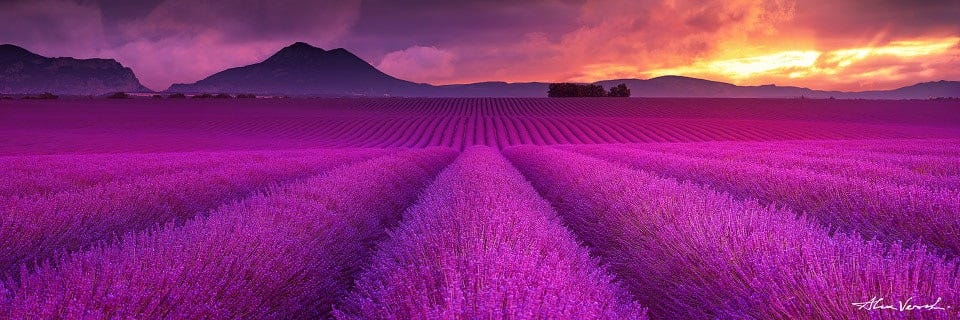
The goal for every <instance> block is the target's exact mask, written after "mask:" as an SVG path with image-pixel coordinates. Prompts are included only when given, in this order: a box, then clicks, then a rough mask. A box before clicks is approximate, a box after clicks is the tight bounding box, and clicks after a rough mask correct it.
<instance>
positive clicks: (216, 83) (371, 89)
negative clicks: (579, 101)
mask: <svg viewBox="0 0 960 320" xmlns="http://www.w3.org/2000/svg"><path fill="white" fill-rule="evenodd" d="M620 83H624V84H626V85H627V87H629V88H630V90H631V91H632V93H633V96H634V97H680V98H685V97H686V98H797V97H807V98H840V99H928V98H938V97H960V81H946V80H940V81H930V82H921V83H917V84H914V85H910V86H905V87H901V88H897V89H892V90H873V91H862V92H842V91H827V90H815V89H810V88H804V87H796V86H777V85H759V86H739V85H734V84H730V83H725V82H719V81H713V80H707V79H699V78H692V77H686V76H676V75H668V76H660V77H655V78H651V79H613V80H603V81H597V82H594V84H599V85H602V86H604V87H607V88H609V87H612V86H615V85H617V84H620ZM548 86H549V83H547V82H518V83H508V82H502V81H487V82H479V83H467V84H447V85H431V84H425V83H415V82H411V81H407V80H403V79H399V78H396V77H393V76H391V75H389V74H386V73H384V72H382V71H380V70H378V69H377V68H376V67H374V66H373V65H371V64H370V63H368V62H366V61H364V60H363V59H361V58H360V57H358V56H356V55H354V54H353V53H351V52H350V51H349V50H347V49H344V48H336V49H332V50H324V49H322V48H318V47H314V46H312V45H310V44H307V43H305V42H295V43H293V44H291V45H288V46H286V47H284V48H282V49H280V50H278V51H277V52H276V53H274V54H273V55H271V56H269V57H267V58H266V59H264V60H263V61H260V62H258V63H254V64H250V65H246V66H239V67H233V68H228V69H225V70H223V71H220V72H217V73H214V74H212V75H210V76H208V77H206V78H204V79H201V80H199V81H197V82H194V83H177V84H173V85H171V86H170V87H169V88H168V89H166V90H164V91H163V92H170V93H253V94H261V95H291V96H409V97H545V96H546V92H547V88H548ZM117 91H123V92H153V91H152V90H150V89H148V88H146V87H144V86H143V85H142V84H140V82H139V80H138V79H137V78H136V75H135V74H134V73H133V70H131V69H130V68H128V67H124V66H123V65H122V64H120V63H119V62H117V61H116V60H113V59H74V58H69V57H59V58H48V57H44V56H41V55H38V54H35V53H33V52H30V51H29V50H26V49H24V48H21V47H18V46H15V45H11V44H4V45H0V93H4V94H10V93H13V94H33V93H41V92H52V93H56V94H76V95H99V94H105V93H110V92H117Z"/></svg>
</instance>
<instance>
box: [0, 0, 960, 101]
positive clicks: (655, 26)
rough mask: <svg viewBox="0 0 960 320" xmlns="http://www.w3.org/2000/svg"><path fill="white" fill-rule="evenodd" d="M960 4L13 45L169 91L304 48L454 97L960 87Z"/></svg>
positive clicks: (736, 0) (744, 3)
mask: <svg viewBox="0 0 960 320" xmlns="http://www.w3.org/2000/svg"><path fill="white" fill-rule="evenodd" d="M958 16H960V3H958V2H956V1H894V0H879V1H862V0H860V1H858V0H847V1H841V0H829V1H828V0H810V1H797V0H732V1H721V0H707V1H692V0H656V1H633V0H535V1H522V2H502V1H493V2H490V1H447V2H436V1H401V2H396V1H387V0H348V1H299V0H278V1H273V2H270V5H263V4H262V3H261V2H258V1H257V0H241V1H232V2H227V1H202V2H195V1H188V0H146V1H118V0H91V1H73V0H38V1H4V2H0V21H6V23H7V24H8V25H9V27H7V28H3V29H2V30H0V42H4V43H13V44H18V45H21V46H23V47H24V48H27V49H30V50H32V51H34V52H37V53H39V54H42V55H46V56H75V57H80V58H89V57H109V58H115V59H117V60H118V61H120V62H121V63H123V64H124V65H129V66H130V67H131V68H132V69H133V70H135V71H136V73H137V76H138V77H139V78H140V79H141V80H142V81H143V82H144V84H145V85H147V86H148V87H151V88H153V89H158V90H162V89H165V88H166V87H168V86H169V85H170V84H171V83H177V82H179V83H184V82H193V81H197V80H199V79H202V78H204V77H206V76H208V75H210V74H212V73H215V72H218V71H221V70H224V69H227V68H231V67H236V66H241V65H244V64H251V63H256V62H258V61H262V60H263V59H265V58H267V57H268V56H269V55H270V54H272V53H273V52H276V51H277V50H278V49H280V48H283V47H285V46H287V45H289V44H291V43H293V42H297V41H304V42H308V43H310V44H313V45H315V46H318V47H322V48H325V49H332V48H338V47H342V48H346V49H348V50H350V51H351V52H353V53H356V54H357V55H358V56H359V57H361V58H362V59H364V60H366V61H367V62H369V63H370V64H371V65H373V66H375V67H378V68H379V69H380V70H382V71H383V72H385V73H387V74H390V75H393V76H395V77H399V78H403V79H405V80H410V81H414V82H425V83H432V84H456V83H471V82H483V81H507V82H530V81H542V82H556V81H578V82H591V81H597V80H607V79H616V78H649V77H656V76H662V75H685V76H693V77H701V78H705V79H709V80H716V81H724V82H731V83H735V84H741V85H760V84H770V83H775V84H777V85H793V86H805V87H811V88H817V89H827V90H878V89H891V88H896V87H901V86H906V85H912V84H915V83H918V82H925V81H936V80H954V79H960V71H958V70H960V23H957V22H956V17H958Z"/></svg>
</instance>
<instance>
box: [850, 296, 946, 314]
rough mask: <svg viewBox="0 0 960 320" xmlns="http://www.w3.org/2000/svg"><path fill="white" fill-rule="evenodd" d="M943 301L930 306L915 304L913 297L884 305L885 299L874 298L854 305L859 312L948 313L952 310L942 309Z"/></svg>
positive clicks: (941, 299) (940, 299)
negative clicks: (932, 311) (923, 311)
mask: <svg viewBox="0 0 960 320" xmlns="http://www.w3.org/2000/svg"><path fill="white" fill-rule="evenodd" d="M941 301H943V298H937V301H936V302H934V303H930V304H916V303H914V302H913V297H910V299H907V300H906V301H897V303H892V304H884V303H883V298H878V297H873V298H870V300H869V301H866V302H857V303H854V304H853V305H854V306H856V307H857V310H867V311H870V310H894V311H914V310H942V311H946V310H947V309H950V306H945V307H941V306H940V302H941Z"/></svg>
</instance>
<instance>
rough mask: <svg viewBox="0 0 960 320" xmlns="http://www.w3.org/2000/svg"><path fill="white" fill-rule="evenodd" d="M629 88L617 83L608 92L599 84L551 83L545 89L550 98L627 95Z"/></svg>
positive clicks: (628, 94)
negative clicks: (547, 88)
mask: <svg viewBox="0 0 960 320" xmlns="http://www.w3.org/2000/svg"><path fill="white" fill-rule="evenodd" d="M629 96H630V88H627V85H626V84H623V83H621V84H619V85H617V86H615V87H611V88H610V91H609V92H608V91H607V90H605V89H604V88H603V86H601V85H597V84H579V83H569V82H564V83H551V84H550V88H549V90H548V91H547V97H551V98H570V97H624V98H625V97H629Z"/></svg>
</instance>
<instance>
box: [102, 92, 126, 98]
mask: <svg viewBox="0 0 960 320" xmlns="http://www.w3.org/2000/svg"><path fill="white" fill-rule="evenodd" d="M107 99H130V95H129V94H127V93H126V92H114V93H113V94H110V95H108V96H107Z"/></svg>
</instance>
